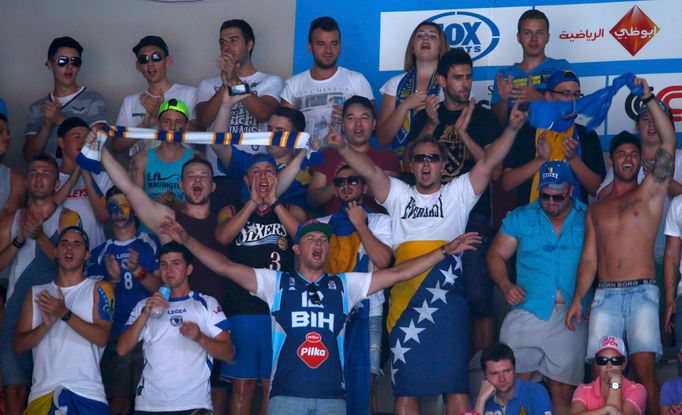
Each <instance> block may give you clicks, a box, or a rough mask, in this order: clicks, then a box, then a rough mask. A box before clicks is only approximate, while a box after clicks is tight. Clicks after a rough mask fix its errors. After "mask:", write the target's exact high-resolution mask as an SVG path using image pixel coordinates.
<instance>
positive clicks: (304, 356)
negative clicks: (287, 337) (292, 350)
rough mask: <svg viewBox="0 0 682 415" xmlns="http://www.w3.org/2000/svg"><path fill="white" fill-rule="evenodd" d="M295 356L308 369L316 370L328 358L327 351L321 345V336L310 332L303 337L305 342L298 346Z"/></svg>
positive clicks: (322, 344)
mask: <svg viewBox="0 0 682 415" xmlns="http://www.w3.org/2000/svg"><path fill="white" fill-rule="evenodd" d="M296 354H297V355H298V357H299V358H300V359H301V360H303V363H305V364H306V365H308V367H309V368H311V369H317V368H318V367H320V365H321V364H322V363H324V361H325V360H327V358H328V357H329V350H327V347H326V346H325V345H324V343H322V336H320V335H319V334H318V333H316V332H314V331H311V332H310V333H308V334H306V335H305V341H304V342H303V344H301V345H300V346H298V350H297V351H296Z"/></svg>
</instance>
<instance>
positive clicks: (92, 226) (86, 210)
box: [59, 171, 114, 248]
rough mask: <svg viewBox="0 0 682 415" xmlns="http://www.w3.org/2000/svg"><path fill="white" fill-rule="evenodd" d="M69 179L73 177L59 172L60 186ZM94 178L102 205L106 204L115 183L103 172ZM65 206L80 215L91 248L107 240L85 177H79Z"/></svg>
mask: <svg viewBox="0 0 682 415" xmlns="http://www.w3.org/2000/svg"><path fill="white" fill-rule="evenodd" d="M69 177H71V175H69V174H66V173H62V172H59V183H60V186H61V185H63V184H64V183H66V182H67V181H68V180H69ZM92 178H93V180H94V182H95V185H96V186H97V187H98V188H99V190H100V193H101V198H102V203H104V195H105V194H106V193H107V190H109V189H111V187H112V186H113V185H114V183H113V182H112V181H111V179H110V178H109V175H108V174H107V173H106V172H105V171H102V172H101V173H99V174H94V173H92ZM63 205H64V207H65V208H67V209H71V210H73V211H74V212H78V214H79V215H80V217H81V223H82V224H83V230H84V231H85V233H87V234H88V238H89V239H90V248H94V247H96V246H98V245H100V244H101V243H103V242H104V241H105V240H106V238H105V237H104V228H103V227H102V224H100V223H99V222H97V219H96V218H95V212H94V211H93V210H92V206H91V205H90V201H89V200H88V189H87V188H86V187H85V180H84V179H83V176H81V177H79V178H78V180H77V181H76V184H74V185H73V187H72V188H71V191H70V192H69V195H68V196H67V197H66V200H65V201H64V203H63Z"/></svg>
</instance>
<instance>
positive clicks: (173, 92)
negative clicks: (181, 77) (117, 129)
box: [116, 84, 197, 157]
mask: <svg viewBox="0 0 682 415" xmlns="http://www.w3.org/2000/svg"><path fill="white" fill-rule="evenodd" d="M144 92H146V90H145V91H140V92H139V93H137V94H133V95H128V96H127V97H125V98H123V104H121V109H120V110H119V111H118V117H116V125H123V126H125V127H137V126H138V125H140V123H141V122H142V120H143V119H144V114H145V112H146V111H147V110H145V109H144V107H143V106H142V103H141V102H140V94H142V93H144ZM163 97H164V98H165V99H171V98H175V99H179V100H180V101H182V102H184V103H185V105H187V109H188V110H189V112H190V114H191V115H190V119H192V118H196V116H195V113H194V106H195V105H196V102H197V89H196V88H195V87H193V86H188V85H181V84H173V85H172V86H171V87H170V89H169V90H168V91H166V93H165V94H163ZM159 145H161V141H158V140H137V141H136V142H135V144H134V145H133V146H132V147H130V150H129V151H128V153H129V155H130V157H132V156H134V155H135V153H137V152H138V151H140V150H146V149H148V148H153V147H158V146H159Z"/></svg>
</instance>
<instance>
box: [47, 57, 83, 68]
mask: <svg viewBox="0 0 682 415" xmlns="http://www.w3.org/2000/svg"><path fill="white" fill-rule="evenodd" d="M69 61H70V62H71V65H73V66H75V67H76V68H80V67H81V65H82V64H83V60H82V59H81V58H80V57H78V56H72V57H68V56H60V57H58V58H57V59H55V60H54V62H55V63H56V64H57V66H60V67H62V68H63V67H65V66H66V65H68V64H69Z"/></svg>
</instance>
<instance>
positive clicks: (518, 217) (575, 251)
mask: <svg viewBox="0 0 682 415" xmlns="http://www.w3.org/2000/svg"><path fill="white" fill-rule="evenodd" d="M586 209H587V206H586V205H585V204H584V203H582V202H580V201H578V200H576V199H575V198H573V209H571V212H569V214H568V216H566V219H564V224H563V226H562V227H561V235H559V237H557V235H556V232H555V231H554V227H553V226H552V223H551V222H550V221H549V218H548V217H547V214H546V213H545V211H544V210H543V209H542V205H541V203H540V200H539V199H538V200H536V201H534V202H533V203H531V204H529V205H526V206H521V207H518V208H516V209H514V210H513V211H511V212H509V213H508V214H507V216H506V217H505V218H504V221H503V222H502V227H501V228H500V231H501V232H503V233H504V234H505V235H508V236H510V237H512V238H514V239H516V241H517V248H516V278H517V280H516V284H518V285H519V286H520V287H521V288H523V290H524V291H525V292H526V298H525V300H524V301H523V302H522V303H521V304H518V305H516V306H514V308H521V309H523V310H526V311H529V312H531V313H533V314H535V315H536V316H537V317H538V318H540V319H543V320H548V319H549V317H550V316H551V314H552V308H553V307H554V298H555V295H556V290H557V288H558V289H559V290H561V295H562V296H563V297H564V300H565V301H566V303H567V304H570V303H571V301H572V300H573V293H574V291H575V278H576V272H577V271H578V264H580V254H581V253H582V248H583V238H584V235H585V211H586ZM587 298H588V296H585V298H584V299H583V302H585V301H586V300H587ZM585 307H586V304H583V309H586V308H585Z"/></svg>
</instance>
